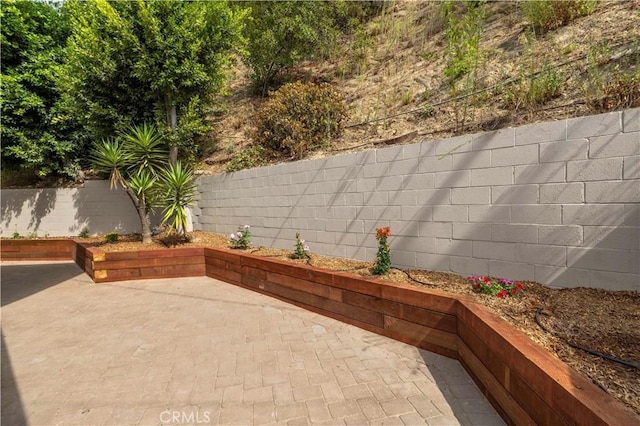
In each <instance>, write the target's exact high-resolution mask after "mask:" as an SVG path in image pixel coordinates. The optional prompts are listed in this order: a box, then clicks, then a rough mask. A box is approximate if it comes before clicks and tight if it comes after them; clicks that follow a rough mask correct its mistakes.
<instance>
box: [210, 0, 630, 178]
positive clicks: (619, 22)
mask: <svg viewBox="0 0 640 426" xmlns="http://www.w3.org/2000/svg"><path fill="white" fill-rule="evenodd" d="M443 4H444V3H441V2H425V1H421V2H411V1H397V2H394V3H392V4H390V5H389V7H387V8H385V9H384V10H383V11H382V12H381V13H380V14H379V15H378V16H375V17H373V18H372V19H371V20H369V21H368V22H366V23H365V24H364V25H363V26H362V27H361V28H360V29H359V30H358V31H354V32H353V33H352V34H350V35H348V36H345V38H344V39H343V40H342V41H341V42H340V43H339V44H338V46H337V47H336V52H335V54H334V55H332V57H331V58H330V59H328V60H326V61H323V62H307V63H304V64H302V65H301V66H299V67H297V68H295V69H293V70H290V75H289V78H290V80H300V81H309V82H326V83H329V84H330V85H331V86H332V87H333V88H335V89H336V90H337V91H338V92H339V93H341V94H342V96H343V98H344V100H345V103H346V107H347V114H348V118H347V119H346V121H345V122H343V131H342V134H341V135H340V136H339V137H338V138H333V139H331V140H328V141H327V143H326V144H325V145H324V146H323V148H322V149H320V150H316V151H314V152H309V153H307V154H306V155H305V158H315V157H322V156H327V155H334V154H337V153H344V152H349V151H353V150H360V149H370V148H372V147H374V146H376V145H377V144H380V143H382V142H384V141H387V143H409V142H411V141H414V142H415V141H417V140H429V139H438V138H443V137H449V136H453V135H458V134H463V133H476V132H481V131H490V130H495V129H499V128H503V127H509V126H518V125H522V124H525V123H532V122H539V121H547V120H557V119H563V118H567V117H575V116H582V115H589V114H596V113H600V112H605V111H615V110H621V109H625V108H630V107H637V106H640V71H639V69H640V1H637V0H636V1H626V0H624V1H606V0H605V1H599V2H597V3H594V5H595V10H593V11H590V12H592V13H590V14H587V15H586V16H577V17H572V18H571V19H570V20H569V21H568V22H566V23H565V22H560V21H559V22H556V23H555V24H554V25H553V26H552V27H554V28H550V29H546V30H541V29H540V28H537V27H536V26H535V25H534V24H533V23H532V22H531V17H528V16H527V14H526V13H525V11H524V9H523V7H522V4H519V3H516V2H488V3H486V4H482V5H481V7H482V10H481V11H480V12H478V11H477V10H476V9H474V10H471V8H470V7H468V5H466V4H464V3H463V2H453V3H450V4H451V10H450V11H449V15H448V17H447V15H446V14H445V13H443ZM470 12H472V16H469V14H470ZM474 37H476V38H475V39H474ZM474 40H477V42H475V44H474ZM465 49H467V50H465ZM461 51H462V53H460V52H461ZM469 51H471V53H472V54H469ZM465 55H466V56H465ZM456 61H457V62H456ZM465 61H466V62H465ZM456 67H466V71H465V72H463V73H462V75H459V73H458V74H457V75H456V72H457V71H456V69H455V68H456ZM222 102H223V105H224V108H223V111H224V112H222V113H220V114H218V115H217V116H215V117H214V118H212V120H213V124H214V128H215V136H214V138H215V144H213V148H212V149H211V150H210V151H209V155H208V157H207V158H205V159H204V161H203V163H202V172H203V173H207V174H212V173H213V174H215V173H221V172H224V171H226V170H229V169H230V168H229V166H228V163H229V161H232V160H233V159H234V158H236V159H237V157H238V155H241V154H242V153H243V152H247V149H249V148H251V147H252V146H254V141H253V139H252V134H253V129H254V127H255V118H254V117H255V115H256V113H257V112H258V111H259V110H260V108H261V106H262V105H263V103H264V102H265V99H264V98H260V97H257V96H254V95H252V94H251V90H250V79H249V72H248V70H247V69H246V68H245V67H244V66H243V65H242V64H241V62H240V61H238V62H237V65H236V67H235V68H234V69H233V70H232V72H231V78H230V85H229V89H228V96H227V97H225V98H224V99H223V100H222ZM407 134H409V135H408V136H407V137H401V136H403V135H407ZM390 139H391V141H389V140H390ZM292 159H293V158H291V157H290V156H286V155H281V154H278V153H277V152H276V153H274V152H261V153H260V154H259V155H258V156H257V157H252V158H251V159H250V160H249V161H248V162H246V163H245V164H244V165H243V167H251V166H256V165H261V164H268V163H274V162H281V161H289V160H292ZM237 168H242V167H237Z"/></svg>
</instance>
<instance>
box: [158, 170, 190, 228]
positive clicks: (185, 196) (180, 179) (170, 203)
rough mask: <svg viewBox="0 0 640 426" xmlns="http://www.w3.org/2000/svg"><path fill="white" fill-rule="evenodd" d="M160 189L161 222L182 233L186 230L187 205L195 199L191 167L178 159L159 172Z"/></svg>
mask: <svg viewBox="0 0 640 426" xmlns="http://www.w3.org/2000/svg"><path fill="white" fill-rule="evenodd" d="M160 179H161V183H160V187H161V191H162V199H163V204H164V206H165V207H164V210H163V216H162V223H163V224H167V223H168V224H169V230H170V231H174V230H175V231H177V232H178V234H180V235H184V234H185V233H186V231H187V207H188V206H189V205H191V204H193V203H194V202H195V200H196V193H197V185H196V182H195V180H194V178H193V169H192V168H191V167H188V166H187V167H185V166H183V165H182V164H181V163H180V162H179V161H178V162H177V163H176V164H175V165H173V164H170V165H169V167H168V168H166V169H164V170H163V171H162V173H161V177H160Z"/></svg>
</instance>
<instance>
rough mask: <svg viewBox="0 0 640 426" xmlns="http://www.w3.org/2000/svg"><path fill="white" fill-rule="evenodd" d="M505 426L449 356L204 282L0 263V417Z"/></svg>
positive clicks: (32, 421)
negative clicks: (112, 277)
mask: <svg viewBox="0 0 640 426" xmlns="http://www.w3.org/2000/svg"><path fill="white" fill-rule="evenodd" d="M25 423H26V424H29V425H51V424H85V425H100V424H112V425H124V424H145V425H146V424H149V425H157V424H247V425H249V424H255V425H258V424H358V425H364V424H398V425H402V424H407V425H414V424H425V423H426V424H430V425H431V424H434V425H448V424H472V425H495V424H503V422H502V420H501V419H500V417H499V416H498V415H497V414H496V413H495V411H494V409H493V408H492V407H491V405H490V404H489V403H488V402H487V400H486V399H485V398H484V397H483V396H482V394H481V393H480V391H479V390H478V388H477V387H476V386H475V385H474V383H473V381H472V380H471V379H470V378H469V376H468V375H467V374H466V372H465V371H464V370H463V369H462V367H461V366H460V364H459V363H458V362H457V361H454V360H450V359H447V358H444V357H441V356H438V355H435V354H432V353H429V352H426V351H422V350H419V349H416V348H415V347H412V346H409V345H406V344H403V343H400V342H396V341H394V340H391V339H388V338H386V337H382V336H378V335H376V334H373V333H370V332H367V331H364V330H361V329H359V328H356V327H353V326H350V325H346V324H343V323H341V322H339V321H336V320H333V319H330V318H326V317H323V316H321V315H318V314H315V313H312V312H309V311H306V310H304V309H300V308H298V307H296V306H293V305H289V304H287V303H284V302H281V301H279V300H277V299H273V298H270V297H267V296H263V295H260V294H257V293H255V292H252V291H249V290H245V289H242V288H239V287H236V286H233V285H230V284H226V283H223V282H221V281H217V280H214V279H211V278H206V277H199V278H182V279H161V280H140V281H125V282H119V283H111V284H94V283H93V282H92V281H91V280H90V278H89V277H88V276H87V275H85V274H84V273H82V271H81V270H80V269H79V268H78V267H77V266H76V265H75V264H73V263H68V262H53V263H41V262H33V263H29V264H26V263H22V262H20V263H18V262H4V263H3V264H2V424H3V425H5V424H6V425H18V424H25Z"/></svg>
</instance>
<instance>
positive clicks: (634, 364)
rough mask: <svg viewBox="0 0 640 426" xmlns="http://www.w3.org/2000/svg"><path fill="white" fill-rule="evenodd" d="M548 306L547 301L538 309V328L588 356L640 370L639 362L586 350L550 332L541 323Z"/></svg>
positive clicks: (536, 316)
mask: <svg viewBox="0 0 640 426" xmlns="http://www.w3.org/2000/svg"><path fill="white" fill-rule="evenodd" d="M546 304H547V301H546V300H545V301H544V302H542V305H540V307H539V308H538V309H536V315H535V319H536V324H538V326H539V327H540V328H541V329H542V330H543V331H544V332H546V333H549V334H551V335H552V336H555V337H557V338H559V339H560V340H562V341H563V342H564V343H566V344H567V345H569V346H571V347H572V348H574V349H579V350H581V351H584V352H587V353H588V354H591V355H595V356H597V357H600V358H603V359H606V360H608V361H612V362H615V363H618V364H621V365H624V366H626V367H631V368H636V369H638V370H640V364H638V363H637V362H633V361H627V360H625V359H620V358H616V357H614V356H611V355H607V354H603V353H602V352H598V351H594V350H591V349H589V348H585V347H584V346H581V345H577V344H575V343H571V342H570V341H569V340H567V339H565V338H564V337H562V336H560V335H559V334H558V333H555V332H553V331H551V330H549V329H548V328H547V327H545V326H544V325H543V324H542V322H540V314H541V313H542V311H543V310H544V308H545V306H546Z"/></svg>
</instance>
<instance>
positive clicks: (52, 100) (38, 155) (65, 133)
mask: <svg viewBox="0 0 640 426" xmlns="http://www.w3.org/2000/svg"><path fill="white" fill-rule="evenodd" d="M0 19H1V20H2V30H1V32H0V33H1V43H2V76H1V83H2V127H1V135H2V165H3V167H9V168H15V167H22V168H25V169H29V170H32V171H33V172H34V173H35V174H37V175H40V176H46V175H49V174H52V173H55V174H64V173H66V174H69V175H73V174H74V172H75V167H74V163H73V159H74V158H75V157H76V155H77V153H78V150H79V148H80V147H81V146H80V144H79V143H78V140H77V133H76V132H75V128H76V126H75V124H74V122H73V120H72V119H71V118H70V117H68V116H67V115H66V112H65V110H64V105H63V104H62V101H61V99H62V92H61V91H60V90H59V88H58V87H57V85H56V74H57V71H58V69H59V67H60V64H61V62H62V61H63V58H64V45H65V43H66V39H67V35H68V31H69V27H68V25H67V22H66V20H65V18H64V16H63V14H62V13H61V12H60V11H59V10H57V9H55V8H54V7H52V6H51V5H49V4H47V3H44V2H31V1H12V0H8V1H3V2H2V8H1V9H0Z"/></svg>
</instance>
